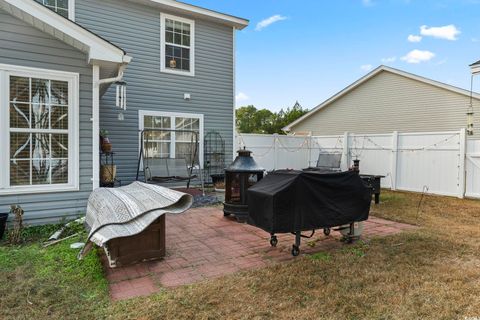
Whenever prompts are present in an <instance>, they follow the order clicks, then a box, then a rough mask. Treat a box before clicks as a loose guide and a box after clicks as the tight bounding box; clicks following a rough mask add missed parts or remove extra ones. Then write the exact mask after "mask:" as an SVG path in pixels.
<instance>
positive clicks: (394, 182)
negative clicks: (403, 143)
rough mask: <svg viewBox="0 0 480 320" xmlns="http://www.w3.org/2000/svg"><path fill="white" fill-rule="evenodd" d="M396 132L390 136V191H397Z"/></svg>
mask: <svg viewBox="0 0 480 320" xmlns="http://www.w3.org/2000/svg"><path fill="white" fill-rule="evenodd" d="M397 161H398V131H393V134H392V164H391V168H390V178H391V179H390V181H391V184H392V185H391V186H390V189H392V190H397Z"/></svg>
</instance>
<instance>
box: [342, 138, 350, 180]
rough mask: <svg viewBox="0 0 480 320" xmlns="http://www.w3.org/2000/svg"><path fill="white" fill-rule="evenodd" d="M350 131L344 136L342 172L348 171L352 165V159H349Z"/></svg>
mask: <svg viewBox="0 0 480 320" xmlns="http://www.w3.org/2000/svg"><path fill="white" fill-rule="evenodd" d="M348 136H349V133H348V131H347V132H345V133H344V134H343V151H342V170H343V171H347V170H348V164H349V163H350V159H348V148H349V146H348Z"/></svg>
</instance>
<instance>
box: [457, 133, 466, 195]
mask: <svg viewBox="0 0 480 320" xmlns="http://www.w3.org/2000/svg"><path fill="white" fill-rule="evenodd" d="M459 139H460V141H459V150H458V153H459V155H458V173H459V174H458V176H459V179H458V197H459V198H460V199H463V198H464V197H465V188H466V179H465V178H466V177H465V174H466V172H465V161H466V160H467V157H466V152H467V132H466V130H465V128H462V129H460V136H459Z"/></svg>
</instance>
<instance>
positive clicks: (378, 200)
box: [375, 192, 380, 204]
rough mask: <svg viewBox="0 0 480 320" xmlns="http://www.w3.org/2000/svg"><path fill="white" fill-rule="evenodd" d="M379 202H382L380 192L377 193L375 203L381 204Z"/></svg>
mask: <svg viewBox="0 0 480 320" xmlns="http://www.w3.org/2000/svg"><path fill="white" fill-rule="evenodd" d="M379 203H380V192H379V193H375V204H379Z"/></svg>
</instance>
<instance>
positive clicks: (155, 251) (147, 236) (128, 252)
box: [104, 215, 165, 268]
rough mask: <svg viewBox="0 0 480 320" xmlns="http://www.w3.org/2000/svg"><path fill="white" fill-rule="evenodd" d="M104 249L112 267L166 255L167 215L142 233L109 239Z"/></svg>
mask: <svg viewBox="0 0 480 320" xmlns="http://www.w3.org/2000/svg"><path fill="white" fill-rule="evenodd" d="M104 249H105V253H106V255H107V257H108V261H109V263H110V267H111V268H116V267H121V266H126V265H131V264H134V263H138V262H142V261H149V260H157V259H161V258H163V257H165V215H162V216H161V217H160V218H158V219H157V220H156V221H155V222H153V223H152V224H151V225H150V226H149V227H148V228H146V229H145V230H144V231H143V232H141V233H140V234H137V235H134V236H131V237H124V238H117V239H113V240H110V241H108V242H107V243H106V245H105V247H104Z"/></svg>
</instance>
